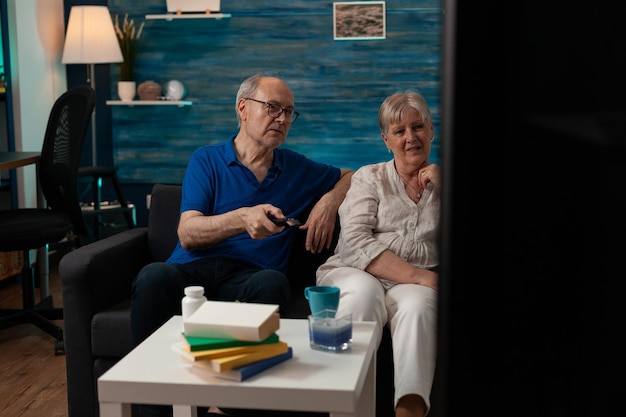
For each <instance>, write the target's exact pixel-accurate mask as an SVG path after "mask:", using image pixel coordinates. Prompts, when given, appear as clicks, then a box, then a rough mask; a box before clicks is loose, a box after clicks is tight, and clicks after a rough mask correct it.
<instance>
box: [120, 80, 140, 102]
mask: <svg viewBox="0 0 626 417" xmlns="http://www.w3.org/2000/svg"><path fill="white" fill-rule="evenodd" d="M136 92H137V82H136V81H118V83H117V95H118V96H119V97H120V100H122V101H133V99H134V98H135V94H136Z"/></svg>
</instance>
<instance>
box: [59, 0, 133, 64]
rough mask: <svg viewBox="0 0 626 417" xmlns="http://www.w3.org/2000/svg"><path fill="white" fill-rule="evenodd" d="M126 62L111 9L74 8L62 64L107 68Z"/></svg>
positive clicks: (104, 7) (66, 35) (66, 34)
mask: <svg viewBox="0 0 626 417" xmlns="http://www.w3.org/2000/svg"><path fill="white" fill-rule="evenodd" d="M123 61H124V58H123V57H122V51H121V50H120V45H119V43H118V40H117V36H116V35H115V29H114V27H113V21H112V20H111V14H110V13H109V9H108V8H107V7H106V6H72V8H71V9H70V18H69V21H68V24H67V32H66V33H65V46H64V47H63V57H62V58H61V62H62V63H64V64H106V63H113V62H123Z"/></svg>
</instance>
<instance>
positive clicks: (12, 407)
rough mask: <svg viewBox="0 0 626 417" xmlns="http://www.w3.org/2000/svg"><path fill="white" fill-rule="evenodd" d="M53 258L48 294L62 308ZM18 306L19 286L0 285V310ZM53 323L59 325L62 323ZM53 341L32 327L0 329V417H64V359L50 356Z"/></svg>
mask: <svg viewBox="0 0 626 417" xmlns="http://www.w3.org/2000/svg"><path fill="white" fill-rule="evenodd" d="M56 258H57V257H55V256H51V262H50V293H51V294H52V297H53V302H54V306H55V307H62V306H63V301H62V295H61V282H60V279H59V275H58V270H57V264H58V259H56ZM37 300H39V292H38V291H37ZM21 304H22V292H21V284H19V283H17V282H15V280H13V282H12V283H10V285H7V283H6V282H2V283H0V308H19V307H21ZM57 323H58V324H59V325H61V326H62V324H63V321H62V320H61V321H57ZM54 341H55V339H54V338H53V337H52V336H50V335H48V334H47V333H45V332H44V331H42V330H39V328H37V327H35V326H34V325H32V324H20V325H17V326H14V327H11V328H8V329H0V416H2V417H31V416H32V417H40V416H41V417H66V416H67V390H66V377H65V356H64V355H55V354H54Z"/></svg>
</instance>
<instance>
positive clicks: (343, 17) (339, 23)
mask: <svg viewBox="0 0 626 417" xmlns="http://www.w3.org/2000/svg"><path fill="white" fill-rule="evenodd" d="M333 24H334V38H335V40H353V39H385V37H386V36H387V33H386V30H387V29H386V17H385V2H384V1H341V2H334V3H333Z"/></svg>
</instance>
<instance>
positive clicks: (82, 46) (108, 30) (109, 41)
mask: <svg viewBox="0 0 626 417" xmlns="http://www.w3.org/2000/svg"><path fill="white" fill-rule="evenodd" d="M123 61H124V58H123V56H122V50H121V49H120V44H119V41H118V38H117V35H116V34H115V28H114V27H113V20H112V19H111V14H110V13H109V9H108V8H107V7H106V6H72V8H71V9H70V17H69V20H68V23H67V31H66V33H65V45H64V47H63V56H62V58H61V62H62V63H64V64H87V65H88V70H89V74H88V77H89V83H90V84H91V88H93V89H94V91H95V92H96V96H97V94H98V90H97V89H96V74H95V67H94V65H95V64H111V63H116V62H123ZM96 103H97V101H96ZM97 107H98V106H97V105H96V108H97ZM96 131H97V129H96V110H95V109H94V111H93V113H92V114H91V146H92V166H91V167H81V168H79V170H78V176H79V177H86V178H90V179H91V182H92V184H93V191H94V201H93V209H94V210H93V213H94V214H96V221H95V222H96V224H97V226H96V227H95V230H94V234H95V236H96V239H98V238H100V226H99V225H100V222H99V218H100V211H101V210H100V209H101V207H100V201H101V188H102V179H103V178H109V179H111V180H112V182H113V187H114V188H115V192H116V193H117V198H118V201H119V204H120V208H121V210H123V212H124V216H125V217H126V221H127V223H128V226H129V227H131V228H132V227H134V225H135V220H134V216H133V214H132V209H131V208H130V207H129V205H128V202H127V201H126V199H125V198H124V196H123V193H122V187H121V185H120V183H119V180H118V178H117V174H116V169H115V167H99V166H98V154H97V150H96V149H97V146H96V142H97V141H96Z"/></svg>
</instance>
